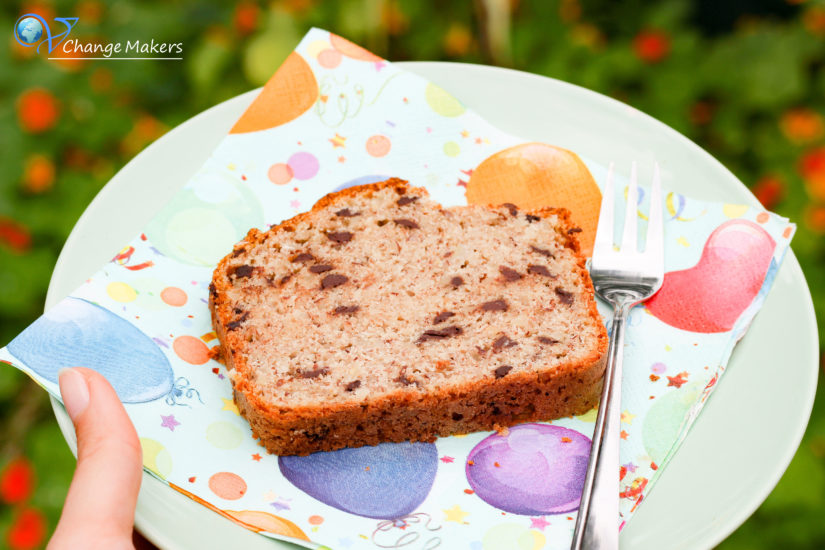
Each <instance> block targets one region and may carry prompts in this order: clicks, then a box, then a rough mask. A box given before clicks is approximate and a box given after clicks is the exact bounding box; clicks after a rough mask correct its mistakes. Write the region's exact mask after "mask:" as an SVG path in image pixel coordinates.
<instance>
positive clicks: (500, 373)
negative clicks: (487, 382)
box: [493, 365, 513, 380]
mask: <svg viewBox="0 0 825 550" xmlns="http://www.w3.org/2000/svg"><path fill="white" fill-rule="evenodd" d="M511 370H513V367H511V366H510V365H502V366H501V367H499V368H497V369H496V370H495V371H493V372H494V373H495V375H496V380H498V379H499V378H504V377H505V376H507V373H508V372H510V371H511Z"/></svg>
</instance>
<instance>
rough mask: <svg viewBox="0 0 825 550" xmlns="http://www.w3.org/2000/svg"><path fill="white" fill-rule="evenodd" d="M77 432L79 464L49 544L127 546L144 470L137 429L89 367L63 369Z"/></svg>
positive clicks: (63, 385) (64, 390)
mask: <svg viewBox="0 0 825 550" xmlns="http://www.w3.org/2000/svg"><path fill="white" fill-rule="evenodd" d="M59 384H60V393H61V395H62V396H63V404H64V405H65V407H66V411H67V412H68V413H69V416H70V417H71V419H72V422H73V423H74V426H75V432H76V433H77V469H76V470H75V473H74V478H72V484H71V486H70V487H69V494H68V496H67V497H66V503H65V505H64V507H63V513H62V515H61V516H60V522H59V523H58V525H57V529H56V531H55V533H54V536H53V537H52V540H51V542H50V543H49V548H52V549H59V548H128V547H131V544H132V543H131V540H132V524H133V522H134V516H135V505H136V503H137V496H138V491H139V490H140V481H141V475H142V462H143V461H142V457H141V448H140V442H139V441H138V437H137V432H135V428H134V426H133V425H132V422H131V420H129V416H128V415H127V414H126V410H125V409H124V408H123V405H122V404H121V403H120V400H119V399H118V397H117V394H116V393H115V391H114V389H113V388H112V386H111V385H110V384H109V382H107V381H106V379H105V378H104V377H103V376H102V375H100V374H99V373H97V372H95V371H93V370H90V369H85V368H74V369H63V370H62V371H60V374H59Z"/></svg>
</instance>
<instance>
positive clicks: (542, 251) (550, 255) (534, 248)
mask: <svg viewBox="0 0 825 550" xmlns="http://www.w3.org/2000/svg"><path fill="white" fill-rule="evenodd" d="M530 250H532V251H533V252H536V253H537V254H541V255H542V256H547V257H548V258H555V256H554V255H553V253H552V252H550V251H549V250H545V249H544V248H539V247H537V246H533V245H532V244H531V245H530Z"/></svg>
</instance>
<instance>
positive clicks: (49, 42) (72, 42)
mask: <svg viewBox="0 0 825 550" xmlns="http://www.w3.org/2000/svg"><path fill="white" fill-rule="evenodd" d="M77 21H78V18H77V17H55V18H54V21H53V23H52V24H53V25H55V32H57V31H61V32H59V33H57V34H53V33H52V29H51V28H50V27H49V24H48V23H47V22H46V20H45V19H43V17H41V16H40V15H38V14H36V13H27V14H24V15H21V16H20V17H19V18H18V19H17V21H15V22H14V39H15V40H17V43H18V44H20V45H21V46H23V47H24V48H35V51H36V52H37V53H40V49H41V48H43V45H44V44H45V45H46V47H45V48H44V49H45V50H47V53H48V54H49V55H52V53H54V52H55V51H56V50H57V55H56V56H55V57H49V59H111V60H120V61H127V60H139V61H143V60H149V59H157V60H175V61H180V60H181V59H183V58H182V57H179V55H180V54H182V53H183V43H182V42H156V41H155V40H154V39H151V40H149V41H146V40H127V41H125V42H106V43H100V42H89V41H82V40H78V39H75V38H70V39H69V38H68V37H69V33H70V32H72V29H73V28H74V26H75V25H77ZM58 47H59V49H58ZM95 54H96V55H97V56H96V57H95ZM72 55H80V56H82V57H68V56H72Z"/></svg>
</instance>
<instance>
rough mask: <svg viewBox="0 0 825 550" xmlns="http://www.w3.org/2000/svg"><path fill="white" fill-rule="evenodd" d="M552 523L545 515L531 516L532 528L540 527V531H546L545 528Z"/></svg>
mask: <svg viewBox="0 0 825 550" xmlns="http://www.w3.org/2000/svg"><path fill="white" fill-rule="evenodd" d="M548 525H550V522H549V521H547V520H546V519H544V516H542V517H540V518H530V529H538V530H539V531H544V528H545V527H547V526H548Z"/></svg>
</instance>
